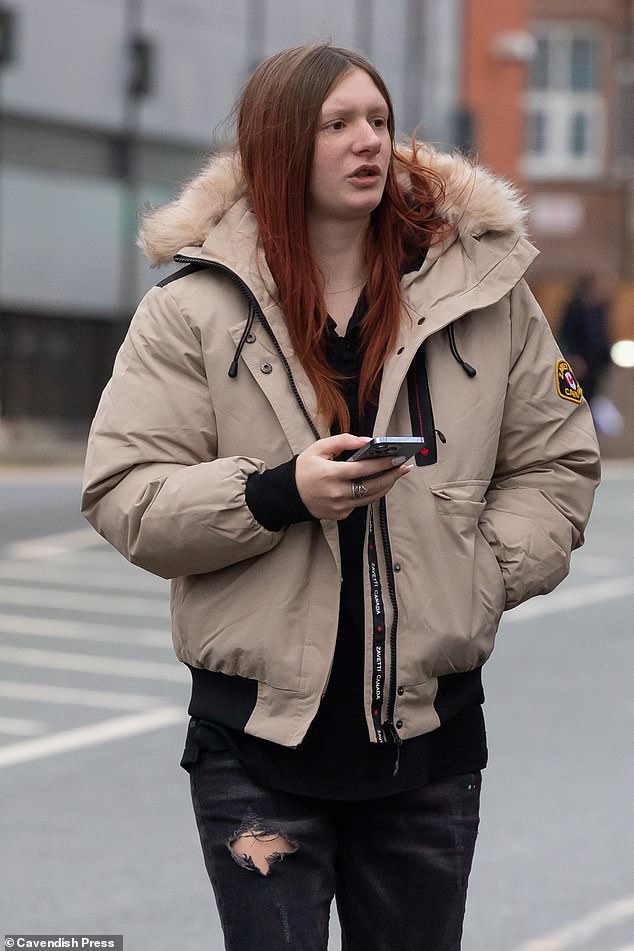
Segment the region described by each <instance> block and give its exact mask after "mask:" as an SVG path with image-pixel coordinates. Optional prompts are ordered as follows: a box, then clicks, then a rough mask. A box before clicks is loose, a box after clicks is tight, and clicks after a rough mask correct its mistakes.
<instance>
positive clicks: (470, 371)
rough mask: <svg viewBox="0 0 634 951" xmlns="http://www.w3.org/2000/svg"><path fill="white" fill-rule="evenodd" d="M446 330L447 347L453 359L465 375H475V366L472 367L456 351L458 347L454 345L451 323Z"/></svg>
mask: <svg viewBox="0 0 634 951" xmlns="http://www.w3.org/2000/svg"><path fill="white" fill-rule="evenodd" d="M446 330H447V337H448V338H449V348H450V350H451V353H452V356H453V358H454V360H456V361H457V362H458V363H459V364H460V366H461V367H462V369H463V370H464V372H465V373H466V374H467V376H469V377H472V378H473V377H474V376H475V375H476V373H477V370H476V369H475V367H472V366H471V364H470V363H467V361H466V360H463V359H462V357H461V356H460V354H459V352H458V347H457V346H456V336H455V331H454V326H453V324H449V326H448V327H447V328H446Z"/></svg>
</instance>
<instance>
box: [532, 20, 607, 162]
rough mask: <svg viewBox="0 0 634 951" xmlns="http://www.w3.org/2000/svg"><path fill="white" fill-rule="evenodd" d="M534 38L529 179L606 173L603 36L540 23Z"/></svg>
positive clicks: (581, 27) (581, 26) (585, 28)
mask: <svg viewBox="0 0 634 951" xmlns="http://www.w3.org/2000/svg"><path fill="white" fill-rule="evenodd" d="M533 33H534V36H535V40H536V55H535V59H534V60H533V63H532V69H531V77H530V83H529V91H528V94H527V109H526V112H527V134H526V156H525V171H526V174H527V175H528V176H529V177H530V178H533V179H545V178H594V177H596V176H597V175H600V174H601V171H602V168H603V156H604V143H605V125H604V105H603V94H602V91H601V83H600V69H599V56H600V46H599V37H598V33H597V31H596V29H595V28H594V27H592V26H591V25H589V24H585V23H558V22H541V23H537V24H535V25H534V27H533Z"/></svg>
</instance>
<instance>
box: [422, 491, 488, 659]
mask: <svg viewBox="0 0 634 951" xmlns="http://www.w3.org/2000/svg"><path fill="white" fill-rule="evenodd" d="M488 486H489V483H488V482H487V480H486V479H470V480H463V481H459V482H443V483H436V484H434V485H432V486H430V489H431V493H432V495H433V498H434V507H435V511H436V515H437V516H438V521H437V530H436V537H437V545H438V549H437V550H438V562H439V565H438V566H437V567H436V570H435V572H434V575H435V579H434V588H433V590H434V593H435V598H434V603H435V609H434V610H433V612H431V614H432V616H433V618H434V622H433V628H434V631H433V635H435V636H434V637H433V640H435V642H436V643H435V650H434V652H433V653H434V656H433V660H432V669H431V671H430V673H431V674H432V675H433V676H442V675H444V674H448V673H454V672H462V671H467V670H471V669H473V668H474V667H478V666H480V665H481V664H483V663H484V661H485V660H486V659H487V658H488V656H489V654H490V653H491V650H492V649H493V643H494V639H495V633H496V630H497V626H498V623H499V620H500V617H501V615H502V611H503V609H504V601H505V592H504V582H503V579H502V573H501V570H500V567H499V565H498V563H497V560H496V558H495V555H494V553H493V551H492V549H491V547H490V546H489V544H488V543H487V541H486V539H485V538H484V536H483V535H482V532H481V531H480V528H479V525H478V522H479V519H480V516H481V514H482V512H483V511H484V509H485V507H486V501H485V498H484V496H485V493H486V491H487V489H488ZM441 553H442V554H441ZM440 565H442V570H440ZM428 618H429V619H430V620H431V617H430V615H429V614H428Z"/></svg>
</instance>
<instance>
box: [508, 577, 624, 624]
mask: <svg viewBox="0 0 634 951" xmlns="http://www.w3.org/2000/svg"><path fill="white" fill-rule="evenodd" d="M631 594H634V578H632V577H631V576H627V577H623V578H611V579H610V580H609V581H595V582H592V583H591V584H586V585H584V586H583V588H580V587H571V588H565V589H564V590H563V591H554V592H553V593H552V594H549V595H546V597H544V598H533V599H532V600H531V601H527V602H526V603H525V604H520V606H519V607H517V608H513V610H512V611H508V612H507V613H506V614H505V615H504V623H505V624H509V623H514V622H517V621H528V620H531V619H532V618H536V617H543V616H544V615H546V614H557V613H558V612H559V611H574V610H575V609H577V608H582V607H587V606H588V605H589V604H597V603H599V602H600V601H613V600H615V599H616V598H626V597H629V595H631Z"/></svg>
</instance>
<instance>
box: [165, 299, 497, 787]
mask: <svg viewBox="0 0 634 951" xmlns="http://www.w3.org/2000/svg"><path fill="white" fill-rule="evenodd" d="M365 311H366V304H365V301H364V298H363V295H362V297H361V298H360V299H359V302H358V304H357V306H356V308H355V311H354V313H353V315H352V317H351V319H350V322H349V324H348V328H347V331H346V334H345V336H343V337H341V336H339V335H338V334H337V333H336V329H335V326H336V325H335V323H334V321H332V320H331V319H329V322H328V328H327V333H328V336H327V353H328V360H329V362H330V365H331V366H332V368H333V369H334V370H336V371H338V372H339V373H341V374H343V375H344V377H345V378H344V379H343V380H342V382H341V388H342V393H343V395H344V397H345V400H346V403H347V405H348V409H349V411H350V432H351V433H353V434H355V435H370V434H371V433H372V429H373V425H374V419H375V416H376V407H375V406H372V407H370V408H369V410H368V411H367V412H366V413H365V415H364V418H362V419H360V418H359V413H358V407H357V396H358V381H359V373H360V367H361V359H362V351H361V341H360V323H361V321H362V319H363V316H364V314H365ZM293 462H294V461H292V462H291V463H289V464H286V465H285V466H280V467H278V468H279V472H277V473H276V470H275V469H272V470H268V471H267V473H265V474H264V475H265V478H264V479H262V478H261V477H259V478H258V479H257V480H255V481H254V482H253V483H252V484H251V485H250V490H249V491H248V492H247V501H248V503H249V505H250V506H251V507H252V509H253V510H254V515H255V517H256V518H258V516H260V519H259V520H266V519H268V520H269V521H270V520H271V519H273V520H275V518H276V515H275V513H272V510H273V509H275V508H278V509H279V507H280V499H281V498H282V495H283V494H284V493H283V492H282V489H281V487H282V486H284V485H286V487H287V489H288V490H289V491H287V492H286V496H287V497H288V498H289V502H288V505H289V507H290V509H292V515H291V514H289V515H288V516H287V517H288V519H289V520H290V519H291V518H292V520H293V521H300V520H307V519H311V518H312V516H311V515H310V513H309V512H308V510H306V509H305V507H304V506H303V503H302V502H301V498H299V493H297V491H296V487H295V485H294V465H293ZM291 477H292V479H291ZM250 481H251V480H250ZM291 481H292V483H293V485H292V489H291V486H290V483H291ZM293 489H294V491H293ZM366 518H367V508H366V507H365V506H364V507H360V508H356V509H354V510H353V512H352V513H351V514H350V515H349V516H348V518H346V519H342V520H341V521H339V522H338V528H339V543H340V550H341V565H342V578H343V581H342V585H341V593H340V602H339V622H338V630H337V642H336V648H335V656H334V660H333V665H332V671H331V675H330V679H329V682H328V687H327V689H326V693H325V696H324V698H323V699H322V702H321V705H320V707H319V710H318V712H317V715H316V716H315V719H314V720H313V722H312V723H311V725H310V727H309V729H308V732H307V734H306V736H305V738H304V740H303V742H302V743H301V744H300V746H299V747H298V748H297V749H290V748H288V747H283V746H280V745H278V744H276V743H271V742H268V741H266V740H262V739H259V738H258V737H254V736H251V735H249V734H246V733H244V732H243V731H242V730H240V729H236V728H235V727H232V726H230V725H229V724H228V722H227V721H228V720H230V717H228V716H227V715H226V713H223V710H222V709H220V708H221V707H225V709H226V706H227V702H226V700H227V696H226V692H227V691H229V696H230V688H231V681H232V680H233V678H225V684H224V686H223V689H224V690H225V700H224V702H223V703H222V704H221V703H219V702H218V700H212V699H210V698H212V697H213V696H215V697H217V696H218V694H217V692H216V691H213V692H212V691H206V690H205V680H206V679H207V680H210V678H212V677H214V676H215V677H216V679H217V677H218V675H214V674H209V672H206V671H200V670H195V671H192V673H193V675H194V688H193V692H192V702H191V704H190V713H191V714H192V721H191V724H190V729H189V733H188V739H187V747H186V752H185V755H184V757H183V765H186V764H187V762H191V761H192V759H195V758H196V755H197V751H198V750H207V751H211V750H222V749H232V750H233V751H234V752H235V754H236V756H237V757H238V758H239V760H240V761H241V763H242V764H243V766H244V767H245V769H246V770H247V771H248V772H249V773H250V775H251V776H252V778H253V779H254V780H255V781H256V782H259V783H260V784H262V785H265V786H269V787H272V788H275V789H280V790H284V791H286V792H292V793H296V794H300V795H305V796H312V797H318V798H325V799H338V800H360V799H372V798H377V797H380V796H386V795H392V794H394V793H397V792H403V791H405V790H407V789H414V788H417V787H419V786H424V785H426V784H427V783H429V782H430V781H433V780H434V779H438V778H441V777H443V776H448V775H458V774H460V773H467V772H474V771H477V770H480V769H482V768H484V766H485V765H486V760H487V749H486V737H485V728H484V717H483V713H482V702H483V699H484V697H483V693H482V683H481V676H480V669H477V670H475V671H471V672H469V673H466V674H452V675H450V676H448V677H441V678H439V689H438V694H437V698H436V709H437V711H438V713H439V716H440V719H441V723H442V725H441V726H440V727H439V728H438V729H437V730H435V731H433V732H432V733H427V734H424V735H422V736H417V737H413V738H411V739H408V740H404V741H403V742H402V744H401V746H400V749H399V756H398V770H397V772H396V775H394V772H395V765H396V761H397V758H396V747H395V746H394V745H392V744H391V743H387V744H376V743H371V742H370V739H369V736H368V730H367V725H366V719H365V714H364V683H363V680H364V654H365V621H364V595H363V571H364V564H365V558H364V552H363V547H364V540H365V526H366ZM286 524H288V522H287V523H286ZM267 527H271V525H270V524H267ZM429 596H430V597H432V596H433V595H432V593H431V592H430V595H429ZM236 686H237V684H236ZM229 702H230V701H229Z"/></svg>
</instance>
